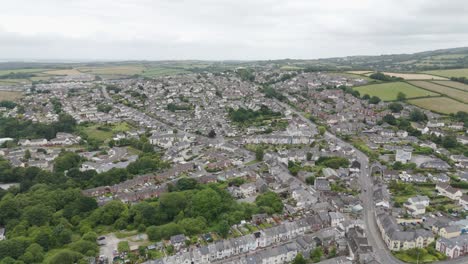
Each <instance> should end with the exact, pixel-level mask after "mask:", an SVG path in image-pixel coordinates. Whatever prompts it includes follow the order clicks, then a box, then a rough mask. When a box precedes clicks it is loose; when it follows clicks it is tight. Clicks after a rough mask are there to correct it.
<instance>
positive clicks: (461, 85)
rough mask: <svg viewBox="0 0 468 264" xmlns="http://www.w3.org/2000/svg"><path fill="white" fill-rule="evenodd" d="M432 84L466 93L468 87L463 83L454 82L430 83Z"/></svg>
mask: <svg viewBox="0 0 468 264" xmlns="http://www.w3.org/2000/svg"><path fill="white" fill-rule="evenodd" d="M432 82H433V83H437V84H440V85H444V86H449V87H452V88H455V89H459V90H463V91H467V92H468V85H466V84H464V83H460V82H454V81H432Z"/></svg>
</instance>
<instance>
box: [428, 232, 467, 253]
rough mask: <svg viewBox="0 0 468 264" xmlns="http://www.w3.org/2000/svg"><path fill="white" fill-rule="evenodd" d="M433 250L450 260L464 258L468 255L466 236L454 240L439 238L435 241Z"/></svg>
mask: <svg viewBox="0 0 468 264" xmlns="http://www.w3.org/2000/svg"><path fill="white" fill-rule="evenodd" d="M435 248H436V250H437V251H439V252H442V253H443V254H444V255H446V256H447V257H448V258H451V259H453V258H458V257H461V256H465V255H467V253H468V235H463V236H458V237H454V238H445V237H441V238H439V239H438V240H437V242H436V246H435Z"/></svg>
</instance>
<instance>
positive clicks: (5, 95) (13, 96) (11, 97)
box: [0, 91, 23, 101]
mask: <svg viewBox="0 0 468 264" xmlns="http://www.w3.org/2000/svg"><path fill="white" fill-rule="evenodd" d="M22 96H23V94H22V93H21V92H14V91H0V101H3V100H8V101H16V100H18V99H20V98H21V97H22Z"/></svg>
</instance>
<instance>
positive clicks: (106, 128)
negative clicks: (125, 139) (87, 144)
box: [78, 122, 132, 141]
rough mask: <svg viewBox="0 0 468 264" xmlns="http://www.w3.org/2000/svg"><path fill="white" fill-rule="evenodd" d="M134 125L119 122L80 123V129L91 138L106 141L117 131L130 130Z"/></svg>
mask: <svg viewBox="0 0 468 264" xmlns="http://www.w3.org/2000/svg"><path fill="white" fill-rule="evenodd" d="M131 128H132V127H131V126H130V125H129V124H128V123H126V122H122V123H118V124H112V125H99V124H88V125H80V126H79V128H78V129H79V131H80V132H82V133H84V134H86V135H88V137H89V138H92V139H95V140H99V141H105V140H107V139H111V138H112V136H113V135H114V134H115V133H119V132H125V131H129V130H130V129H131Z"/></svg>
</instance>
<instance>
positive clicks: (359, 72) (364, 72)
mask: <svg viewBox="0 0 468 264" xmlns="http://www.w3.org/2000/svg"><path fill="white" fill-rule="evenodd" d="M347 72H348V73H352V74H366V73H370V74H372V73H374V72H373V71H347Z"/></svg>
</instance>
